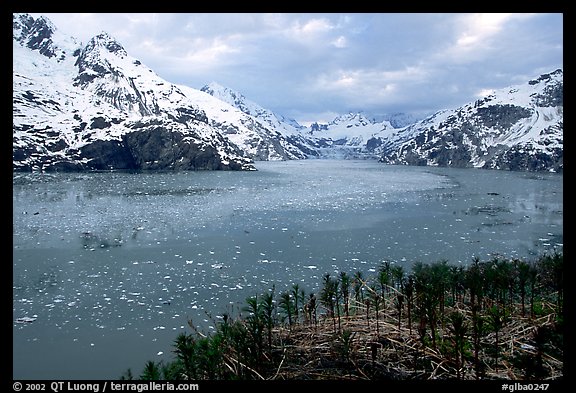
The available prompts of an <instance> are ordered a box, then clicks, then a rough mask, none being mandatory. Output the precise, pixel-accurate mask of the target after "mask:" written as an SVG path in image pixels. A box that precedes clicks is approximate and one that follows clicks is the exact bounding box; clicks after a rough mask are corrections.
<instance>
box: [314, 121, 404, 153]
mask: <svg viewBox="0 0 576 393" xmlns="http://www.w3.org/2000/svg"><path fill="white" fill-rule="evenodd" d="M393 128H394V127H392V124H390V122H389V121H381V122H376V121H374V120H372V119H369V118H368V117H367V116H366V115H365V114H364V113H361V112H356V113H354V112H350V113H348V114H345V115H341V116H337V117H336V118H335V119H334V120H332V121H331V122H329V123H326V124H319V123H312V124H311V125H310V126H309V127H308V128H307V130H306V133H307V134H308V135H310V136H312V137H313V138H314V139H315V140H316V145H317V146H318V147H317V149H318V150H319V152H320V156H321V157H325V158H326V157H328V158H353V159H358V158H378V156H377V155H375V154H374V148H375V147H376V146H379V145H380V140H381V139H385V138H387V135H388V134H389V133H390V132H391V130H392V129H393ZM375 142H376V145H374V143H375Z"/></svg>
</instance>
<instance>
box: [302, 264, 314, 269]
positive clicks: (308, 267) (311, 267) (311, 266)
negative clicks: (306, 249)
mask: <svg viewBox="0 0 576 393" xmlns="http://www.w3.org/2000/svg"><path fill="white" fill-rule="evenodd" d="M302 267H303V268H304V269H311V270H312V269H318V266H315V265H308V266H302Z"/></svg>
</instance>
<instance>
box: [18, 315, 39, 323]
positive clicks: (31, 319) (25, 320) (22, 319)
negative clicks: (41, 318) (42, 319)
mask: <svg viewBox="0 0 576 393" xmlns="http://www.w3.org/2000/svg"><path fill="white" fill-rule="evenodd" d="M36 319H38V318H37V317H36V316H34V317H20V318H16V323H31V322H34V321H35V320H36Z"/></svg>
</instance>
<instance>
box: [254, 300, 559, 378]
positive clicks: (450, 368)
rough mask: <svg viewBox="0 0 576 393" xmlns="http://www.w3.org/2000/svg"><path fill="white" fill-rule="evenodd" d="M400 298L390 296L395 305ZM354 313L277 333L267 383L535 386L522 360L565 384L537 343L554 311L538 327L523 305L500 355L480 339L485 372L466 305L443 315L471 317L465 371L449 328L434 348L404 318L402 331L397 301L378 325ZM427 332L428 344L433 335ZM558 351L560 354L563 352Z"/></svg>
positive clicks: (490, 336)
mask: <svg viewBox="0 0 576 393" xmlns="http://www.w3.org/2000/svg"><path fill="white" fill-rule="evenodd" d="M394 296H395V294H394V293H392V294H391V295H389V298H391V297H394ZM372 308H373V307H372ZM350 309H351V310H352V311H351V315H350V316H349V317H346V316H343V315H341V316H340V323H339V324H338V323H334V320H333V319H332V318H333V317H331V316H328V315H326V314H322V315H320V316H319V318H318V321H317V323H315V324H312V323H295V324H293V325H292V326H290V327H288V326H280V327H275V328H274V330H273V336H274V343H275V348H277V349H278V351H279V352H280V353H281V356H279V357H278V359H277V361H276V363H275V364H276V365H277V366H275V367H274V370H273V372H271V373H270V374H271V376H270V377H268V378H267V379H273V380H294V379H298V380H309V379H333V380H375V379H391V380H406V379H417V380H427V379H456V378H459V379H464V380H474V379H483V380H494V379H506V380H526V379H530V376H527V374H526V370H525V369H523V368H522V366H521V364H519V363H520V362H519V361H514V359H521V358H522V357H524V358H526V359H537V361H539V362H540V364H541V369H542V370H544V371H543V372H545V374H546V376H545V377H544V378H539V379H540V380H541V379H546V380H554V379H560V378H562V377H563V361H562V360H561V359H556V358H555V357H554V356H552V355H550V354H549V353H545V352H543V351H539V350H538V349H537V345H536V343H535V341H534V340H535V333H536V331H537V329H538V328H542V327H546V326H552V324H553V323H554V320H555V315H554V312H553V311H552V312H550V313H548V314H546V315H544V316H541V317H539V318H534V319H532V318H529V317H522V316H521V313H520V309H521V306H520V305H517V310H518V311H517V312H516V313H513V314H512V315H509V316H508V318H507V320H506V321H505V322H504V323H503V325H502V327H501V329H499V331H498V343H497V347H496V333H495V332H494V331H490V332H488V333H486V334H485V335H483V336H482V337H481V340H480V348H481V350H480V352H479V354H478V363H479V364H476V363H475V357H474V348H473V345H472V343H473V339H472V327H471V326H472V319H471V318H472V317H471V315H472V314H471V311H470V310H469V309H468V308H467V306H466V305H465V304H462V303H458V304H456V305H455V306H454V307H448V306H446V307H445V310H444V311H445V312H444V315H448V314H449V313H450V311H456V310H457V311H459V312H461V313H462V314H463V315H464V316H465V323H466V324H467V325H468V329H467V332H466V335H465V340H466V342H467V343H468V344H467V346H466V348H465V351H464V352H465V353H464V356H463V361H462V362H461V363H462V364H459V362H458V361H456V353H455V351H454V349H453V346H452V344H451V343H452V341H451V340H452V337H451V333H450V331H449V329H448V328H447V327H446V326H444V327H443V325H447V323H440V322H439V323H438V327H437V328H436V332H435V334H436V337H437V338H436V341H437V345H436V347H435V348H434V347H432V346H431V344H430V342H429V341H430V340H428V341H427V342H423V340H422V337H420V336H419V334H418V325H417V324H418V322H417V321H416V318H414V315H413V318H412V319H413V320H412V328H411V329H410V327H409V326H408V320H407V318H406V315H407V313H406V311H405V310H404V311H402V318H401V321H400V322H401V323H400V325H399V323H398V315H397V309H396V308H395V307H394V306H393V302H392V299H387V301H386V302H384V303H383V305H382V309H381V310H379V313H378V316H379V319H378V324H377V323H376V314H375V312H374V310H371V311H370V312H369V313H368V317H367V315H366V309H365V308H363V305H361V304H351V307H350ZM550 309H551V310H553V306H552V305H551V306H550ZM334 318H337V317H334ZM335 326H336V329H335ZM338 326H340V329H339V330H338ZM377 327H378V331H377ZM429 330H430V329H429V328H428V336H430V334H431V333H430V331H429ZM410 332H412V333H410ZM346 335H347V339H346ZM555 350H556V351H557V352H559V353H560V354H562V348H555ZM496 354H497V356H496ZM562 355H563V354H562ZM273 363H274V362H273ZM457 367H458V369H457ZM478 369H481V370H482V372H481V373H480V374H478V373H477V370H478ZM259 377H260V378H262V376H260V375H259Z"/></svg>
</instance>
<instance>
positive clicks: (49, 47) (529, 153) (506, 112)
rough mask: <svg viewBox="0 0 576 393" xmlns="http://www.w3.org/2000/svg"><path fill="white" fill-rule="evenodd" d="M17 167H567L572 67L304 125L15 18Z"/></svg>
mask: <svg viewBox="0 0 576 393" xmlns="http://www.w3.org/2000/svg"><path fill="white" fill-rule="evenodd" d="M12 149H13V170H15V171H36V170H44V171H50V170H60V171H78V170H109V169H177V170H191V169H194V170H195V169H210V170H254V169H255V166H254V161H258V160H293V159H309V158H326V157H329V158H368V159H377V160H379V161H381V162H383V163H389V164H407V165H434V166H453V167H477V168H491V169H507V170H528V171H554V172H562V170H563V73H562V70H556V71H554V72H551V73H549V74H544V75H541V76H539V77H538V78H536V79H534V80H531V81H528V82H527V83H526V84H524V85H518V86H512V87H510V88H507V89H502V90H499V91H495V92H494V93H493V94H491V95H489V96H487V97H485V98H483V99H481V100H478V101H476V102H473V103H470V104H467V105H464V106H462V107H460V108H456V109H448V110H443V111H440V112H437V113H435V114H433V115H431V116H429V117H427V118H425V119H415V118H413V117H411V116H410V115H405V114H393V115H388V116H384V117H378V118H375V117H373V116H369V115H367V114H364V113H349V114H344V115H341V116H338V117H337V118H335V119H334V120H333V121H331V122H330V123H327V124H318V123H313V124H312V125H310V126H309V127H304V126H302V125H300V124H298V123H297V122H296V121H295V120H293V119H288V118H285V117H284V116H282V115H279V114H276V113H274V112H273V111H270V110H268V109H265V108H264V107H262V106H260V105H258V104H256V103H254V102H252V101H250V100H249V99H247V98H246V97H244V96H243V95H242V94H241V93H239V92H235V91H233V90H231V89H229V88H226V87H224V86H221V85H219V84H218V83H216V82H212V83H209V84H207V85H205V86H204V87H202V88H201V89H199V90H198V89H194V88H191V87H188V86H183V85H177V84H173V83H170V82H168V81H166V80H164V79H162V78H160V77H159V76H158V75H157V74H156V73H154V71H153V70H151V69H150V68H148V67H146V66H145V65H144V64H142V63H141V62H140V61H139V60H137V59H135V58H133V57H132V56H130V55H129V54H128V53H127V52H126V50H125V49H124V48H123V47H122V45H121V44H120V43H118V42H117V41H116V40H115V39H114V38H113V37H111V36H110V35H108V34H106V33H101V34H99V35H97V36H95V37H93V38H92V39H91V40H90V41H89V42H88V43H87V44H85V45H84V44H82V43H80V42H78V41H77V40H76V39H74V38H73V37H68V36H66V35H64V34H61V33H60V32H59V31H58V30H57V28H56V27H55V26H54V25H53V24H52V23H51V22H50V21H49V20H48V19H47V18H45V17H40V18H37V19H35V18H33V17H31V16H30V15H28V14H14V15H13V148H12Z"/></svg>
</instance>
